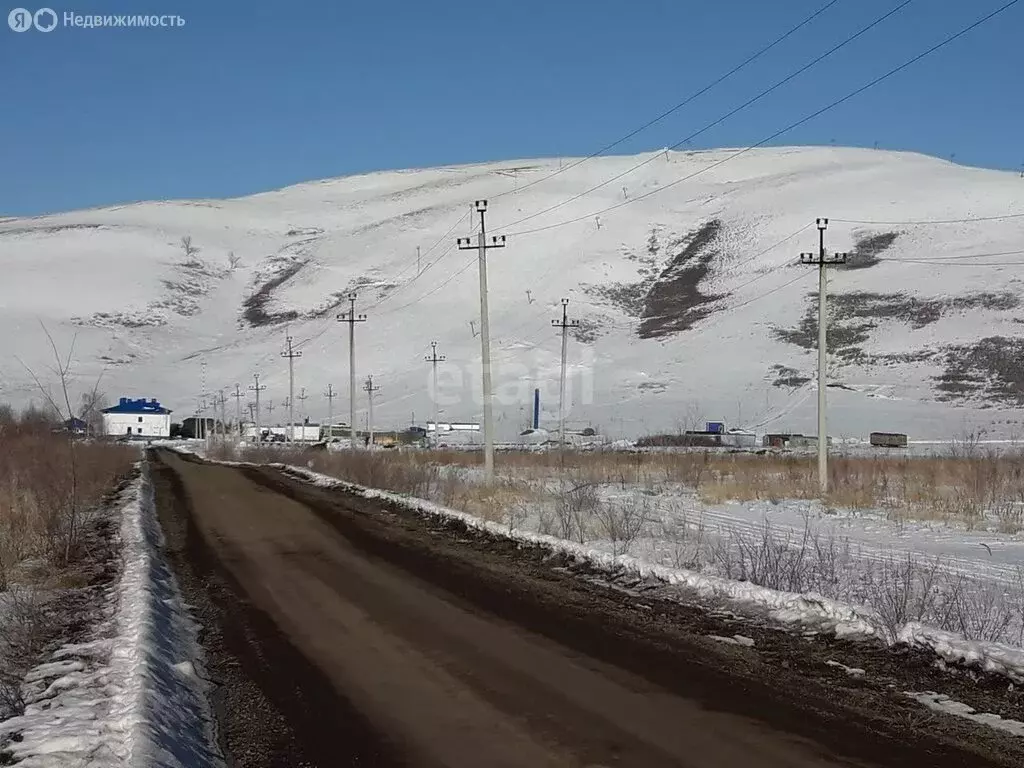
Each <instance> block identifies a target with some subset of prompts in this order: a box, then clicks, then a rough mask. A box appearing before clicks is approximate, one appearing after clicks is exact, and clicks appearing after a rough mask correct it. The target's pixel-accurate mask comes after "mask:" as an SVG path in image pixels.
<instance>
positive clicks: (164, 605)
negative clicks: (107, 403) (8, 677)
mask: <svg viewBox="0 0 1024 768" xmlns="http://www.w3.org/2000/svg"><path fill="white" fill-rule="evenodd" d="M118 507H119V509H120V512H121V526H120V538H121V557H122V560H123V562H122V568H121V573H120V575H119V578H118V579H117V580H116V581H115V583H113V584H112V585H111V586H110V587H109V589H108V593H107V596H106V601H105V602H106V611H105V616H104V617H103V618H102V620H101V622H100V624H99V626H98V627H97V628H96V630H95V633H94V634H95V639H93V640H91V641H90V642H87V643H83V644H79V645H67V646H65V647H63V648H61V649H60V650H58V651H57V652H56V653H54V654H53V658H52V660H51V661H49V662H47V663H45V664H41V665H40V666H38V667H37V668H35V669H34V670H33V671H32V672H31V673H30V674H29V675H28V678H27V679H26V681H25V690H24V692H25V700H26V702H27V706H26V709H25V713H24V715H22V716H20V717H16V718H13V719H12V720H8V721H7V722H4V723H0V744H5V743H6V746H4V747H3V748H0V763H4V760H8V761H14V762H16V763H17V764H18V765H19V766H23V767H24V768H67V767H68V766H90V767H94V768H108V767H109V768H115V767H117V766H147V768H186V766H188V767H189V768H191V766H198V765H202V766H214V767H215V766H218V765H222V764H223V761H222V759H221V758H220V756H219V754H218V752H217V749H216V747H215V746H214V745H215V743H216V741H215V738H214V733H213V720H212V717H211V714H210V709H209V705H208V702H207V698H206V688H207V684H206V683H205V682H203V680H202V679H201V678H200V676H199V675H197V672H196V670H197V669H199V668H201V667H200V650H199V644H198V642H197V640H196V629H197V628H196V626H195V624H194V623H193V622H192V621H191V619H190V618H189V616H188V613H187V610H186V608H185V607H184V605H183V604H182V601H181V596H180V594H179V593H178V590H177V586H176V583H175V581H174V577H173V575H172V574H171V571H170V570H169V568H168V566H167V563H166V562H164V560H163V558H162V556H161V547H162V544H163V540H162V534H161V532H160V528H159V526H158V524H157V521H156V515H155V510H154V505H153V489H152V486H151V485H150V482H149V478H148V474H147V471H146V470H145V469H144V470H143V473H142V475H141V476H140V477H139V478H138V479H137V480H136V481H135V482H134V483H133V484H132V486H131V487H130V488H128V489H127V490H126V491H124V492H123V493H122V495H121V496H120V498H119V499H118ZM4 764H7V763H4Z"/></svg>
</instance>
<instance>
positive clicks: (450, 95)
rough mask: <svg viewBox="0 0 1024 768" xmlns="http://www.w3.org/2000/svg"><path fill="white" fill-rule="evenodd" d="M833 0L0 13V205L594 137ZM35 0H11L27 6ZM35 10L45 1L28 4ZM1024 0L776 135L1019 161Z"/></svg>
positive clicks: (692, 110)
mask: <svg viewBox="0 0 1024 768" xmlns="http://www.w3.org/2000/svg"><path fill="white" fill-rule="evenodd" d="M824 2H825V0H785V2H775V3H773V2H764V0H718V1H717V2H710V1H709V0H702V1H701V2H691V1H690V0H630V1H629V2H623V0H617V1H616V2H611V0H514V1H512V2H500V3H497V2H480V1H479V0H433V2H430V1H429V0H428V1H426V2H424V0H417V1H416V2H412V0H392V1H391V2H386V1H385V0H381V1H380V2H352V1H351V0H341V1H340V2H339V1H338V0H311V1H310V2H304V3H283V2H275V3H263V2H244V3H243V2H239V0H216V2H213V1H212V0H185V1H182V0H119V1H118V2H104V1H102V0H81V2H79V3H76V4H75V5H74V6H60V5H53V4H51V7H53V8H54V10H56V11H57V12H58V15H62V14H63V11H64V10H65V9H68V10H74V11H75V12H76V13H79V14H87V13H96V14H109V13H122V14H123V13H154V14H171V13H173V14H179V15H181V16H182V17H183V18H184V19H185V20H186V25H185V26H184V27H182V28H170V29H88V30H87V29H67V28H60V27H58V28H57V29H56V30H55V31H53V32H51V33H49V34H43V33H40V32H37V31H30V32H26V33H21V34H17V33H14V32H12V31H10V29H9V28H8V27H7V25H6V24H4V23H3V22H2V21H0V24H2V26H0V71H2V72H3V73H4V78H3V79H4V91H5V93H4V100H3V118H2V119H0V147H2V149H0V153H2V168H0V215H19V214H31V213H41V212H47V211H56V210H66V209H72V208H79V207H85V206H95V205H104V204H111V203H116V202H124V201H130V200H139V199H166V198H179V197H223V196H234V195H242V194H246V193H251V192H256V191H261V190H265V189H271V188H275V187H280V186H284V185H287V184H291V183H295V182H298V181H302V180H306V179H313V178H324V177H330V176H340V175H345V174H350V173H356V172H362V171H367V170H374V169H380V168H403V167H413V166H429V165H437V164H448V163H462V162H472V161H480V160H496V159H506V158H508V159H510V158H518V157H533V156H544V155H548V156H550V155H560V154H563V155H582V154H588V153H589V152H591V151H593V150H595V149H597V148H598V147H600V146H601V145H603V144H605V143H607V142H608V141H610V140H613V139H615V138H617V137H618V136H620V135H622V134H624V133H626V132H628V131H629V130H630V129H632V128H633V127H635V126H636V125H639V124H640V123H642V122H644V121H645V120H647V119H649V118H650V117H653V116H654V115H656V114H657V113H659V112H660V111H661V110H662V109H664V108H665V107H667V106H669V105H671V104H673V103H675V102H677V101H680V100H681V99H682V98H683V97H685V96H686V95H688V94H689V93H691V92H692V91H694V90H695V89H697V88H699V87H701V86H702V85H704V84H705V83H706V82H708V81H709V80H711V79H713V78H714V77H716V76H718V75H719V74H721V73H722V72H724V71H726V70H728V69H729V68H731V67H732V66H733V65H734V64H736V63H738V62H739V61H740V60H741V59H743V58H745V57H746V56H747V55H749V54H750V53H752V52H753V51H755V50H756V49H758V48H759V47H761V46H762V45H764V44H765V43H767V42H768V41H769V40H770V39H772V38H773V37H775V36H777V35H778V34H780V33H781V32H783V31H785V30H786V29H788V28H789V27H790V26H792V25H793V24H794V23H796V22H797V21H799V20H800V19H802V18H804V17H805V16H807V15H808V14H809V13H811V12H812V11H813V10H814V9H816V8H818V7H820V6H821V5H823V4H824ZM1002 3H1003V0H975V1H974V2H970V3H966V2H962V0H915V2H913V3H911V4H910V5H909V6H908V7H907V8H906V9H904V10H903V11H901V12H900V13H899V14H898V15H897V16H895V17H893V18H892V19H890V20H889V21H887V22H885V23H884V25H882V26H881V27H878V28H876V29H875V30H873V31H872V32H870V33H868V35H866V36H865V37H864V38H861V39H860V40H858V41H857V42H856V43H854V44H852V45H851V46H849V47H848V48H846V49H844V50H843V51H841V52H840V53H839V54H837V55H835V56H834V57H832V58H831V59H829V60H826V62H824V63H822V64H820V65H818V66H817V67H815V68H814V69H812V70H810V71H809V72H807V73H806V74H804V75H802V76H800V77H799V78H797V79H796V80H794V81H793V82H791V83H789V84H788V85H787V86H785V87H784V88H782V89H780V90H779V91H777V92H775V93H774V94H772V95H771V96H769V97H767V98H766V99H765V100H764V101H763V102H762V103H759V104H758V105H756V106H755V107H752V108H750V109H749V110H746V111H744V112H742V113H740V114H739V115H737V116H736V117H734V118H732V119H730V120H729V121H728V122H726V123H725V124H723V125H722V126H720V127H718V128H716V129H714V130H712V131H709V132H708V133H707V134H705V135H704V136H702V137H701V138H700V139H699V140H698V141H697V142H695V146H705V147H706V146H723V145H729V146H738V145H746V144H750V143H754V142H756V141H759V140H760V139H762V138H763V137H765V136H766V135H768V134H770V133H772V132H773V131H775V130H777V129H778V128H780V127H782V126H783V125H785V124H787V123H788V122H791V121H792V120H793V119H795V118H797V117H799V116H802V115H803V114H805V113H806V112H809V111H812V110H813V109H814V108H816V107H818V106H822V105H824V104H825V103H827V102H828V101H829V100H831V99H833V98H835V97H837V96H839V95H842V94H843V93H844V92H846V91H848V90H852V89H853V88H854V87H856V86H857V85H859V84H861V83H863V82H865V81H867V80H869V79H870V78H871V77H873V76H875V75H878V74H880V73H882V72H884V71H885V70H886V69H888V68H890V67H891V66H892V65H894V64H896V63H899V62H901V61H902V60H903V59H905V58H908V57H909V56H910V55H912V54H913V53H916V52H917V51H919V50H922V49H924V48H926V47H928V46H929V45H931V44H932V43H934V42H937V41H938V40H939V39H941V38H942V37H944V36H945V35H946V34H948V33H949V32H952V31H955V30H958V29H959V28H961V27H963V26H966V25H967V24H968V23H970V22H971V21H973V20H974V19H976V18H977V17H978V16H980V15H982V14H983V13H985V12H987V11H988V10H992V9H994V8H996V7H998V6H999V5H1002ZM896 4H897V0H841V2H839V3H838V4H837V5H836V6H835V7H833V8H832V9H830V10H829V11H828V12H826V13H825V14H824V15H822V16H821V17H819V18H818V19H817V20H816V21H815V22H813V23H812V24H811V25H809V26H808V27H806V28H804V29H803V30H801V31H800V32H799V33H797V35H795V36H794V37H792V38H790V39H789V40H788V41H786V42H785V43H784V44H783V45H782V46H780V47H779V48H777V49H775V50H774V51H772V52H771V53H770V54H768V55H767V56H766V57H765V58H763V59H762V60H760V61H758V62H757V63H756V64H754V65H752V66H751V67H750V68H749V69H747V70H745V71H744V72H743V73H741V74H740V75H738V76H735V77H734V78H733V79H731V80H729V81H727V82H726V83H725V84H723V85H721V86H719V87H717V88H715V89H714V90H713V91H711V92H709V93H708V94H706V95H705V96H703V97H701V99H699V100H698V101H697V102H695V103H694V104H692V105H690V106H689V107H687V108H685V109H684V110H682V111H680V112H678V113H677V114H675V115H673V116H672V117H671V118H669V119H668V120H666V121H665V122H664V123H662V124H660V125H658V126H656V127H655V128H653V129H651V130H649V131H647V132H645V133H643V134H641V135H639V136H638V137H636V138H635V139H633V140H631V141H630V142H628V143H627V144H626V145H624V146H622V147H619V148H617V149H616V151H617V152H635V151H642V150H646V149H652V148H660V147H662V146H665V145H668V144H672V143H674V142H675V141H678V140H679V139H680V138H682V137H684V136H686V135H687V134H689V133H690V132H692V131H693V130H695V129H696V128H699V127H701V126H703V125H704V124H705V123H707V122H709V121H710V120H713V119H714V118H716V117H718V116H720V115H721V114H723V113H724V112H726V111H728V110H729V109H731V108H732V107H733V106H735V105H737V104H739V103H741V102H742V101H744V100H745V99H746V98H749V97H750V96H751V95H753V94H755V93H757V92H758V91H759V90H761V89H762V88H763V87H765V86H767V85H769V84H771V83H772V82H774V80H776V79H778V78H780V77H781V76H784V75H785V74H787V73H788V72H789V71H791V70H792V69H793V68H795V67H797V66H799V65H800V64H802V63H804V62H806V61H808V60H810V59H812V58H814V57H815V56H816V55H818V54H819V53H821V52H823V51H824V50H825V49H826V48H828V47H830V46H831V45H832V44H834V43H836V42H838V41H839V40H841V39H842V38H844V37H846V36H847V35H849V34H850V33H851V32H853V31H854V30H855V29H856V28H858V27H859V26H861V25H863V24H865V23H867V22H868V21H869V20H871V19H873V18H874V17H876V16H877V15H879V14H881V13H883V12H884V11H885V10H888V9H889V8H891V7H892V6H894V5H896ZM15 5H23V6H24V5H28V4H27V3H24V2H20V3H12V2H10V0H9V2H8V6H9V7H8V8H6V9H4V11H3V14H2V16H3V17H4V18H5V17H6V15H7V11H8V10H9V9H10V7H13V6H15ZM30 7H31V8H33V9H34V7H36V6H35V5H34V4H33V5H32V6H30ZM1022 29H1024V2H1022V3H1020V4H1019V5H1017V6H1014V7H1013V8H1011V9H1010V10H1009V11H1007V12H1006V13H1005V14H1004V15H1003V16H1002V17H1000V18H999V19H998V20H997V21H996V22H995V23H990V24H988V25H986V26H983V27H981V28H979V29H978V30H976V31H974V32H973V33H971V34H970V35H969V36H967V37H965V38H962V39H961V40H959V41H957V42H956V43H954V44H953V45H951V46H949V47H947V48H946V49H944V50H942V51H941V52H939V53H938V54H936V55H933V56H932V57H929V58H927V59H925V60H924V61H922V62H921V63H919V64H917V65H915V66H914V67H913V68H912V69H909V70H907V71H906V72H904V73H902V74H900V75H897V76H895V77H893V78H891V79H890V80H888V81H886V82H885V83H883V84H882V85H880V86H878V87H876V89H874V90H872V91H869V92H868V93H866V94H864V95H862V96H860V97H858V98H856V99H855V100H853V101H851V102H849V103H847V104H845V105H843V106H842V107H840V108H838V109H836V110H834V111H833V112H831V113H829V114H827V115H825V116H822V117H820V118H818V119H816V120H814V121H813V122H811V123H810V124H808V125H806V126H804V127H802V128H800V129H798V130H796V131H794V132H792V133H790V134H788V135H786V136H784V137H781V138H780V139H779V140H777V141H776V142H775V143H780V144H781V143H784V144H827V143H830V142H831V141H833V140H834V141H835V142H836V143H837V144H845V145H860V146H872V145H873V144H874V142H876V141H877V142H878V143H879V145H880V146H881V147H885V148H901V149H913V150H917V151H921V152H926V153H929V154H933V155H939V156H944V157H948V156H949V155H950V154H951V153H955V156H956V157H955V159H956V161H957V162H963V163H968V164H972V165H982V166H991V167H1001V168H1011V169H1018V168H1020V166H1021V164H1022V163H1024V141H1022V137H1024V99H1021V83H1022V82H1024V44H1022V42H1021V35H1020V32H1021V30H1022Z"/></svg>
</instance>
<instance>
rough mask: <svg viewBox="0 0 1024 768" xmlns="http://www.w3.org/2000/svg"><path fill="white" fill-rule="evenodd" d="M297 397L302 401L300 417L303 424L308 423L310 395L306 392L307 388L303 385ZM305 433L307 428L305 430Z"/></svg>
mask: <svg viewBox="0 0 1024 768" xmlns="http://www.w3.org/2000/svg"><path fill="white" fill-rule="evenodd" d="M295 399H296V400H298V401H299V402H300V403H302V410H300V411H299V417H300V418H301V419H302V424H303V425H305V424H306V401H307V400H308V399H309V395H307V394H306V388H305V387H303V388H302V389H300V390H299V394H298V395H296V396H295ZM303 435H305V430H303Z"/></svg>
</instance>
